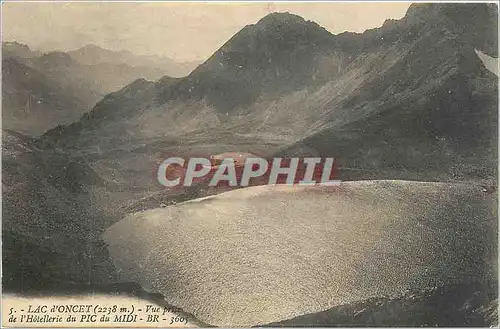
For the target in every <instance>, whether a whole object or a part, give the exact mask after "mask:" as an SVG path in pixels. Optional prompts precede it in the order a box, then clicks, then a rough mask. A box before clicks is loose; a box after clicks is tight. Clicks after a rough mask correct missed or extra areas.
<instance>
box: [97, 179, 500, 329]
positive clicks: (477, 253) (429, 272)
mask: <svg viewBox="0 0 500 329" xmlns="http://www.w3.org/2000/svg"><path fill="white" fill-rule="evenodd" d="M496 204H497V200H496V198H495V197H494V196H492V195H485V194H484V193H483V192H482V191H481V187H480V186H479V185H475V184H447V183H427V182H409V181H395V180H391V181H374V182H373V181H372V182H370V181H358V182H344V183H342V184H341V185H340V186H334V187H332V186H329V187H297V186H256V187H249V188H244V189H239V190H236V191H231V192H227V193H223V194H219V195H217V196H213V197H208V198H203V199H197V200H191V201H189V202H184V203H179V204H176V205H173V206H169V207H165V208H157V209H153V210H148V211H145V212H138V213H136V214H131V215H129V216H127V217H125V218H124V219H123V220H122V221H120V222H119V223H117V224H114V225H113V226H111V227H110V228H109V229H108V230H106V232H105V234H104V241H105V242H106V244H108V246H109V250H110V254H111V257H112V259H113V261H114V263H115V265H116V266H117V267H118V268H120V269H121V270H122V271H121V272H120V274H121V277H122V280H124V281H132V282H139V283H140V284H141V286H143V287H145V289H147V290H149V291H156V292H159V293H161V294H162V295H163V296H165V299H166V300H168V301H170V302H171V303H173V304H174V305H176V306H178V307H180V308H181V309H183V310H185V311H187V312H189V313H192V314H194V315H195V316H197V318H198V319H200V320H201V321H203V322H206V323H208V324H211V325H215V326H220V327H225V326H233V327H250V326H261V325H263V324H266V323H270V322H278V321H282V320H286V319H290V318H294V317H298V316H301V315H304V314H310V313H317V312H321V311H325V310H327V309H330V308H334V307H335V306H337V307H338V306H341V305H350V304H353V303H356V302H361V301H365V303H366V301H367V300H368V301H369V300H370V299H371V298H376V297H381V296H383V297H384V298H386V299H389V300H393V299H395V298H398V297H399V296H401V295H405V294H406V295H407V296H406V297H408V295H410V292H414V293H415V292H421V291H425V290H427V289H435V288H436V287H445V288H446V287H450V286H453V285H454V284H464V283H468V282H482V283H485V282H488V281H493V280H495V279H496V275H497V274H496V273H497V267H498V263H497V248H496V243H497V234H496V232H497V229H498V228H497V224H498V223H497V218H496V215H495V210H494V209H496ZM381 205H383V206H381ZM477 218H481V220H477ZM172 232H175V233H176V234H172ZM490 291H492V290H490ZM492 292H493V291H492ZM479 293H480V292H478V294H479ZM447 296H448V298H449V296H450V295H449V294H447ZM469 296H471V295H469ZM469 296H467V297H465V296H460V300H461V305H463V303H464V302H465V300H467V298H469ZM448 298H446V297H443V299H445V300H446V299H448ZM448 300H450V299H448ZM469 300H472V299H469ZM450 302H452V303H454V302H455V300H453V299H451V300H450ZM447 303H448V302H447ZM447 303H445V304H447ZM366 304H368V305H369V304H370V303H366ZM413 304H414V302H413V301H412V300H411V299H410V300H408V301H407V305H413ZM368 305H366V308H367V309H368ZM370 307H373V306H370ZM439 308H441V306H440V307H439ZM465 309H468V307H462V310H465ZM360 311H362V310H360ZM365 311H366V309H365ZM382 312H383V310H382ZM417 313H419V312H417ZM430 314H432V315H435V316H437V318H438V319H439V320H438V321H443V322H444V323H448V324H449V323H450V322H451V321H454V320H451V318H450V317H448V319H445V318H446V317H445V316H442V315H439V314H437V313H434V311H431V313H430ZM430 314H426V315H430ZM458 315H460V314H458ZM407 316H408V317H409V318H411V317H413V314H412V313H410V314H408V315H407ZM377 317H378V318H379V321H386V318H387V317H389V316H387V315H385V317H382V316H377ZM353 318H354V319H353ZM353 318H352V317H346V318H345V320H346V322H343V323H337V324H339V325H345V323H352V322H355V321H356V319H355V316H354V317H353ZM429 319H430V320H429V321H432V322H431V323H435V321H436V320H435V319H432V318H431V316H429ZM315 320H316V319H315ZM318 320H320V321H321V320H322V321H325V322H326V320H327V319H326V318H323V319H321V317H320V318H319V319H318ZM422 320H423V319H422ZM422 320H421V321H422ZM457 320H458V319H457ZM400 321H401V322H403V323H404V322H405V321H406V319H405V317H402V319H400ZM423 321H425V320H423ZM315 322H316V321H312V322H310V323H309V325H313V324H314V323H315ZM401 322H399V323H401ZM292 323H293V321H289V322H288V324H292ZM327 323H328V324H330V325H332V324H335V322H327ZM417 323H418V322H417ZM420 323H422V322H420Z"/></svg>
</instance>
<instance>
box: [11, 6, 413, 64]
mask: <svg viewBox="0 0 500 329" xmlns="http://www.w3.org/2000/svg"><path fill="white" fill-rule="evenodd" d="M409 5H410V3H402V2H399V3H394V2H393V3H388V2H385V3H360V2H357V3H308V4H305V3H274V4H273V3H264V2H260V3H227V2H226V3H165V2H163V3H123V2H121V3H118V2H101V3H88V2H87V3H61V2H59V3H58V2H49V3H34V2H17V3H16V2H8V3H5V2H4V3H3V5H2V9H3V10H2V16H3V17H2V18H3V19H2V25H3V26H2V28H3V31H2V32H3V39H4V41H18V42H21V43H25V44H28V45H29V46H30V47H31V48H33V49H37V50H43V51H47V50H56V49H57V50H63V51H64V50H72V49H76V48H79V47H81V46H84V45H86V44H96V45H99V46H101V47H104V48H108V49H112V50H122V49H126V50H130V51H132V52H134V53H136V54H156V55H165V56H168V57H170V58H173V59H175V60H178V61H189V60H205V59H206V58H208V57H209V56H210V55H211V54H212V53H214V52H215V51H216V50H217V49H218V48H219V47H220V46H222V45H223V44H224V43H225V42H226V41H227V40H228V39H229V38H230V37H231V36H232V35H234V34H235V33H236V32H238V31H239V30H240V29H241V28H242V27H243V26H245V25H247V24H253V23H255V22H257V21H258V20H259V19H260V18H262V17H263V16H265V15H266V14H268V13H270V12H275V11H278V12H286V11H288V12H290V13H294V14H297V15H300V16H302V17H304V18H305V19H306V20H312V21H315V22H317V23H318V24H319V25H321V26H323V27H325V28H326V29H327V30H329V31H330V32H332V33H334V34H337V33H340V32H344V31H353V32H363V31H364V30H366V29H369V28H374V27H378V26H380V25H382V23H383V22H384V20H385V19H387V18H396V19H397V18H401V17H403V16H404V14H405V12H406V10H407V8H408V6H409Z"/></svg>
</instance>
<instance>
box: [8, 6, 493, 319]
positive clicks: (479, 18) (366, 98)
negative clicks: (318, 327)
mask: <svg viewBox="0 0 500 329" xmlns="http://www.w3.org/2000/svg"><path fill="white" fill-rule="evenodd" d="M497 14H498V13H497V7H496V6H494V5H489V4H478V3H477V4H458V3H453V4H452V3H439V4H437V3H436V4H434V3H432V4H413V5H411V6H410V8H409V10H408V13H407V14H406V16H405V17H403V18H402V19H400V20H387V21H386V22H385V23H384V24H383V25H382V26H381V27H379V28H376V29H371V30H368V31H365V32H364V33H350V32H345V33H341V34H338V35H333V34H331V33H329V32H328V31H326V30H325V29H323V28H322V27H320V26H318V25H317V24H315V23H313V22H308V21H306V20H304V19H302V18H300V17H298V16H295V15H292V14H288V13H274V14H270V15H268V16H266V17H264V18H262V19H261V20H260V21H258V22H256V24H252V25H249V26H247V27H245V28H243V29H242V30H241V31H240V32H238V33H237V34H236V35H234V36H233V37H232V38H231V39H230V40H228V41H227V42H226V43H225V44H224V45H223V46H222V47H221V48H220V49H219V50H218V51H217V52H215V53H214V54H213V56H211V57H210V58H209V59H208V60H207V61H206V62H205V63H203V64H202V65H200V66H198V67H197V68H196V69H195V70H193V72H191V73H190V74H189V75H188V76H187V77H182V78H171V77H168V76H166V77H163V78H161V79H159V80H157V81H155V82H152V81H147V79H141V78H139V79H134V80H133V82H131V83H129V84H127V85H126V86H122V87H121V88H119V89H117V90H115V91H113V92H111V93H109V94H107V95H106V96H104V97H103V98H102V99H101V100H99V101H97V103H96V104H95V106H94V107H93V108H92V109H91V110H90V111H89V112H88V113H85V114H84V115H82V116H81V118H80V120H78V121H77V122H73V123H71V124H67V125H59V126H57V127H55V128H53V129H51V130H50V131H48V132H47V133H45V134H43V135H42V136H41V137H40V138H30V137H27V136H22V135H20V134H17V133H14V132H10V131H9V132H8V134H4V138H5V139H6V140H4V141H3V147H4V149H3V152H4V154H3V159H4V160H3V161H4V165H3V168H2V170H3V178H4V180H5V182H4V185H6V187H4V189H3V193H4V194H5V195H4V198H3V200H4V201H3V206H4V209H7V210H6V211H8V212H7V213H5V215H4V216H9V217H6V219H5V220H4V232H6V233H4V234H6V235H4V241H7V245H6V246H7V247H4V250H5V251H4V255H7V257H4V258H3V259H4V262H6V265H7V266H5V265H4V268H9V269H11V270H9V271H10V272H11V273H25V275H24V276H22V275H18V276H8V277H6V276H5V275H4V278H5V279H4V280H6V282H10V286H12V287H17V289H20V288H19V287H20V286H22V282H23V280H25V281H26V280H28V279H29V280H30V284H31V285H32V286H37V285H38V286H40V285H43V284H44V283H46V282H50V283H51V284H52V285H55V284H56V283H55V282H53V281H50V278H47V277H44V276H43V273H44V270H48V271H47V272H46V273H50V274H52V272H51V271H53V272H57V273H58V274H57V276H55V278H56V279H55V280H54V281H56V280H57V281H58V282H63V283H64V284H72V283H75V282H76V281H78V280H79V279H78V278H79V277H83V278H85V279H88V278H89V277H90V279H91V280H90V281H91V282H92V284H93V283H94V282H109V281H113V280H118V278H117V277H116V274H117V272H118V273H120V274H121V275H124V276H126V277H128V279H130V280H133V281H134V282H138V283H140V284H141V285H143V286H144V287H145V288H146V289H147V290H149V291H155V292H160V293H162V294H164V295H165V296H167V297H168V301H169V302H171V303H172V304H174V305H176V306H181V307H183V308H185V309H186V310H187V311H190V312H192V313H193V314H194V315H195V316H198V317H200V318H202V319H203V320H206V321H207V322H208V323H210V324H220V325H236V324H240V325H245V326H246V325H262V324H266V323H269V322H274V321H285V322H281V323H285V324H286V325H290V324H291V323H293V322H289V321H288V320H287V319H291V318H292V319H296V321H298V323H301V321H303V319H304V318H303V317H307V316H308V314H307V313H311V312H313V314H315V316H317V317H316V318H315V319H316V320H318V322H314V323H325V325H339V324H343V323H359V322H357V321H360V320H359V319H360V318H359V317H357V316H358V315H359V316H361V319H366V318H370V319H371V320H369V321H376V320H380V321H381V322H380V323H384V324H385V323H394V322H391V321H385V320H387V317H388V318H391V317H393V316H394V314H393V313H391V311H392V310H393V309H392V308H389V309H386V308H384V307H385V306H383V305H392V306H394V305H396V306H401V305H402V306H401V307H402V308H403V309H410V310H411V312H412V313H411V314H412V315H411V316H410V315H409V317H408V318H405V319H403V320H401V321H400V322H397V323H398V324H401V323H408V324H409V325H412V326H422V325H429V324H431V325H433V324H435V323H439V324H444V325H451V324H453V325H458V326H460V325H464V324H467V323H472V322H467V321H469V320H471V319H472V318H471V317H469V315H470V316H472V315H471V313H472V310H474V314H475V315H474V316H479V317H480V315H477V314H482V313H476V312H475V310H480V309H481V307H483V306H485V307H486V305H490V304H491V303H490V301H491V299H497V298H498V295H497V293H496V290H494V293H490V292H492V291H493V290H491V289H490V288H488V289H489V290H488V291H489V292H488V293H489V295H488V296H489V297H488V298H486V297H485V298H484V299H481V298H482V297H478V296H483V295H481V293H484V291H479V292H478V291H477V289H482V288H481V287H489V286H488V284H487V281H489V280H490V279H491V275H490V274H491V272H492V271H493V272H494V269H496V267H497V264H496V259H497V257H496V256H497V255H496V250H497V248H496V247H497V246H496V244H497V242H496V240H495V236H494V235H495V234H496V232H497V231H498V228H497V227H496V220H495V218H496V216H497V214H496V212H494V208H495V207H494V206H495V205H496V203H497V200H496V198H497V196H496V195H497V194H496V189H495V187H496V184H497V182H496V167H497V140H498V138H497V129H498V107H497V106H498V78H497V76H495V74H494V73H492V72H490V70H488V69H487V68H486V67H485V64H484V62H483V60H482V59H480V57H479V55H478V54H480V53H484V54H486V55H488V56H493V57H496V56H498V49H497V48H498V41H497V20H496V17H497ZM28 63H29V65H28V64H24V63H23V62H20V61H17V62H13V63H11V66H14V67H15V68H16V71H19V70H20V69H21V68H22V69H24V70H28V69H33V70H34V71H35V72H33V73H30V74H33V75H35V74H37V73H36V72H38V73H39V74H40V76H39V75H37V80H39V81H41V82H40V84H42V85H43V84H52V83H53V82H54V81H56V80H57V81H61V85H62V86H64V87H65V88H68V87H69V86H71V85H75V84H76V85H77V86H80V87H81V88H84V87H83V86H86V87H85V88H88V90H94V89H93V88H94V87H92V86H93V85H92V84H90V83H89V84H86V83H87V82H86V81H88V80H86V79H87V78H86V76H85V72H82V70H83V69H82V70H80V68H88V69H89V71H90V70H91V69H90V68H89V67H93V66H94V65H95V66H97V65H101V64H95V63H94V64H88V66H89V67H87V66H86V65H85V64H81V63H78V62H77V61H76V60H74V59H73V58H72V57H71V56H70V55H68V54H65V53H52V54H45V55H43V56H36V57H34V58H33V59H29V61H28ZM106 65H108V64H106ZM113 65H116V64H113ZM25 67H27V68H25ZM75 67H76V68H75ZM72 72H77V73H72ZM72 77H78V79H79V81H78V83H76V82H74V81H73V82H74V83H72V79H73V78H72ZM19 79H20V78H19ZM21 81H23V80H21ZM29 81H31V79H29ZM92 81H94V80H92ZM23 83H24V82H23ZM4 84H5V81H4ZM58 86H59V85H58ZM19 88H25V87H24V85H21V87H19ZM30 88H31V87H30ZM36 88H40V87H38V84H37V87H36ZM37 90H38V89H37ZM72 92H73V91H65V92H64V95H70V96H71V95H76V94H72ZM47 93H51V91H50V90H49V91H47ZM82 94H83V93H82ZM20 103H22V102H20ZM232 151H234V152H248V153H253V154H261V155H263V156H273V155H280V156H293V155H299V154H301V155H323V156H333V157H336V159H337V162H338V164H339V165H340V170H339V173H340V175H341V178H342V179H344V180H360V179H369V180H378V181H376V182H366V181H360V182H346V183H344V184H342V185H341V186H339V187H333V188H330V189H325V190H322V189H316V190H307V189H300V191H299V189H295V188H289V187H283V188H281V187H279V186H278V187H274V188H273V187H270V186H265V187H258V188H253V187H252V188H244V189H240V190H238V191H231V192H228V193H226V194H219V195H218V196H216V197H212V198H204V199H201V200H196V201H193V200H190V199H195V198H202V197H205V196H207V195H210V194H214V193H215V194H217V193H219V192H220V190H216V191H214V190H211V191H210V190H208V189H204V187H202V186H199V185H198V186H192V187H189V188H186V189H184V190H182V189H181V190H175V191H173V190H169V189H164V188H163V187H162V186H159V184H157V182H156V178H155V175H154V172H155V169H156V168H157V166H158V164H159V163H160V162H161V161H162V160H164V159H165V158H166V157H167V156H171V155H175V156H183V157H189V156H193V155H197V156H208V155H214V154H221V153H225V152H232ZM403 179H404V180H419V181H424V182H408V181H404V180H403ZM24 181H26V182H27V183H26V185H25V184H23V182H24ZM429 181H440V182H429ZM443 181H444V182H443ZM486 185H488V186H486ZM228 200H229V201H228ZM183 201H188V202H185V203H180V202H183ZM169 204H172V205H173V206H171V207H165V206H166V205H169ZM231 205H232V206H231ZM150 208H160V209H153V210H148V209H150ZM131 212H132V213H133V212H137V213H134V214H129V215H127V214H128V213H131ZM255 214H258V215H257V216H256V215H255ZM282 214H286V216H283V215H282ZM353 214H354V215H353ZM337 215H338V216H337ZM124 217H126V218H125V219H124V220H123V221H120V220H121V219H123V218H124ZM18 218H20V219H21V220H17V219H18ZM139 218H141V222H140V223H139V222H138V221H137V219H139ZM304 219H305V220H306V222H307V221H308V222H307V223H305V222H304ZM62 223H64V225H63V224H62ZM68 223H69V224H68ZM115 223H116V224H115ZM190 223H191V224H192V223H196V224H197V225H191V224H190ZM304 223H305V224H307V225H305V224H304ZM367 223H368V224H370V225H368V224H367ZM309 224H310V225H309ZM353 224H356V225H353ZM339 228H340V230H339ZM103 232H104V239H105V241H106V243H107V244H108V246H109V251H110V252H111V257H112V258H113V262H114V265H115V267H116V268H118V269H119V271H114V270H113V268H112V266H109V264H110V259H109V257H108V254H107V251H106V250H105V248H103V245H104V243H103V240H102V238H101V234H102V233H103ZM172 232H179V233H180V234H178V235H176V234H172ZM206 232H209V233H210V234H206ZM224 232H225V233H227V234H224ZM339 233H342V234H339ZM45 237H51V238H54V239H56V241H57V242H56V244H55V245H51V244H50V241H51V240H50V239H45ZM5 239H7V240H5ZM264 240H265V241H264ZM75 241H76V242H75ZM203 241H205V242H206V241H209V243H208V244H207V243H202V242H203ZM283 242H285V243H283ZM341 242H342V243H341ZM25 245H29V246H30V249H29V250H30V251H31V250H34V252H33V253H23V252H22V250H23V246H25ZM66 246H67V248H65V247H66ZM169 246H175V248H169ZM207 246H209V247H207ZM325 246H326V248H325ZM151 248H153V249H151ZM207 248H208V249H207ZM210 248H212V249H213V250H212V249H210ZM37 250H39V251H38V252H39V253H42V255H40V254H39V253H37V252H35V251H37ZM318 250H320V251H321V250H323V251H325V250H326V251H327V252H326V253H324V252H320V253H318ZM42 251H43V252H42ZM45 251H47V253H45ZM330 251H331V252H330ZM329 252H330V253H329ZM32 255H35V256H34V257H33V256H32ZM144 255H147V257H144ZM381 255H382V257H380V256H381ZM167 256H168V257H167ZM226 256H227V257H226ZM16 257H17V258H19V259H21V261H18V260H17V259H16ZM380 258H382V259H380ZM13 259H16V261H15V262H14V261H13ZM39 259H43V261H42V262H40V261H39ZM47 259H49V260H50V261H47ZM94 259H95V260H96V261H94ZM214 259H215V260H216V261H213V260H214ZM338 259H341V260H342V261H339V263H338V264H339V266H340V265H342V264H343V265H345V267H344V269H345V270H346V271H347V273H349V274H350V275H348V276H346V275H345V273H346V272H344V271H342V268H341V267H337V266H329V264H334V265H335V264H336V263H335V261H336V260H338ZM277 260H278V261H277ZM279 260H282V261H283V262H281V261H279ZM325 260H326V261H325ZM384 260H385V262H384ZM280 262H281V263H280ZM91 264H98V266H97V267H96V268H95V270H94V267H92V266H91ZM65 267H67V271H65V270H64V269H65ZM89 267H90V268H91V270H90V272H89ZM256 268H257V269H259V270H258V271H257V272H256V271H255V269H256ZM426 269H428V271H426ZM79 271H80V272H82V273H83V272H84V271H87V272H85V273H87V274H86V276H83V275H81V276H80V275H79V274H78V272H79ZM88 273H90V275H89V274H88ZM158 273H164V274H165V277H163V278H161V280H159V279H158V278H157V275H158ZM242 273H243V274H242ZM260 273H263V274H265V277H264V278H265V280H260V278H262V276H261V277H259V274H260ZM171 274H175V275H171ZM177 274H178V275H177ZM290 274H292V275H291V276H290ZM153 276H155V277H153ZM38 277H41V278H42V279H41V280H39V281H37V278H38ZM174 277H175V278H176V280H172V278H174ZM301 278H302V279H301ZM325 278H326V279H325ZM207 280H208V281H207ZM322 280H323V281H322ZM324 280H326V281H324ZM328 280H332V282H329V281H328ZM457 280H458V281H460V283H458V282H457ZM493 281H494V283H496V281H495V279H493ZM200 282H205V283H206V285H202V284H200ZM289 282H294V283H296V284H288V283H289ZM339 282H340V283H344V285H340V286H338V287H337V286H336V285H338V283H339ZM78 283H81V280H80V282H78ZM309 283H311V284H310V285H309ZM454 285H458V287H459V288H457V286H454ZM494 285H495V284H493V286H494ZM269 287H271V288H269ZM346 287H347V288H348V289H346ZM460 287H463V288H464V289H463V290H465V291H467V293H464V294H460V299H458V298H457V299H454V296H456V295H455V294H454V293H450V291H454V292H455V293H456V294H458V292H457V290H460ZM475 287H476V288H475ZM477 287H479V288H477ZM273 288H276V289H273ZM337 288H338V289H337ZM266 289H271V290H269V291H268V290H266ZM343 289H346V290H343ZM407 289H409V290H411V291H410V292H409V291H408V290H407ZM413 289H416V291H417V292H415V293H414V292H413V291H414V290H413ZM485 289H487V288H485ZM186 291H188V292H189V293H185V292H186ZM249 291H250V292H255V294H253V293H249ZM304 291H305V292H306V293H304ZM338 292H342V294H339V293H338ZM441 292H445V295H444V296H441V295H440V296H437V295H439V294H440V293H441ZM234 293H236V294H240V293H241V294H240V295H239V296H240V297H241V298H240V297H238V298H237V299H238V300H236V299H233V297H231V296H234ZM229 295H231V296H229ZM428 295H431V297H429V298H428V297H426V296H428ZM207 296H211V298H207ZM332 296H333V297H332ZM341 297H344V298H345V300H340V299H341ZM334 298H337V299H336V300H333V299H334ZM478 298H479V299H481V300H480V301H479V302H478V301H477V299H478ZM416 299H417V300H419V301H420V300H422V299H426V300H429V299H430V301H429V303H427V304H425V303H424V304H425V305H424V306H422V305H421V304H419V303H420V302H419V301H417V302H415V300H416ZM458 300H459V301H460V302H458ZM433 301H436V303H437V302H439V303H440V304H439V305H441V304H446V305H452V306H447V307H449V308H447V310H449V311H450V312H451V313H446V314H439V312H437V311H436V309H438V310H442V308H441V307H439V308H436V307H435V304H433ZM374 303H375V304H376V305H373V304H374ZM470 303H473V304H474V306H471V307H469V306H466V307H463V305H470ZM255 305H258V306H259V308H255ZM263 305H264V306H265V307H261V306H263ZM366 305H368V306H369V307H368V309H367V308H366V307H365V306H366ZM419 305H420V306H419ZM455 305H459V306H460V307H458V306H457V308H455V307H454V306H455ZM476 306H477V307H476ZM339 308H340V309H341V310H342V309H343V310H345V309H347V311H346V312H347V313H349V314H350V315H349V316H348V318H349V319H351V320H352V322H349V321H347V322H339V321H341V320H342V319H346V318H345V317H342V316H341V317H340V320H339V318H338V317H337V318H335V316H336V315H338V313H337V311H339ZM381 308H382V310H380V309H381ZM430 308H432V310H433V311H432V312H434V313H427V312H426V310H428V309H430ZM379 310H380V312H378V311H379ZM429 312H430V311H429ZM469 312H470V313H469ZM478 312H479V311H478ZM481 312H482V311H481ZM374 313H375V315H374V317H370V315H371V314H374ZM381 314H382V315H381ZM384 314H385V316H386V317H384V319H381V318H380V317H382V316H384ZM398 314H399V313H398ZM427 314H431V315H429V316H427ZM449 314H453V315H457V316H458V317H459V318H460V319H462V320H453V319H456V318H454V317H453V316H449ZM309 315H310V314H309ZM341 315H342V314H341ZM434 315H436V318H434ZM297 317H298V318H297ZM452 318H453V319H452ZM309 319H311V318H309ZM475 319H477V318H475ZM483 320H484V319H483ZM369 321H368V323H372V322H369ZM405 321H406V322H405ZM471 321H472V320H471ZM474 323H475V324H477V323H480V322H474Z"/></svg>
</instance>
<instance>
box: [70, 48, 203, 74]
mask: <svg viewBox="0 0 500 329" xmlns="http://www.w3.org/2000/svg"><path fill="white" fill-rule="evenodd" d="M68 54H69V55H70V56H71V57H72V58H74V59H75V60H77V61H78V62H80V63H81V64H84V65H98V64H125V65H127V66H133V67H137V68H144V69H145V68H148V69H150V70H156V71H162V72H163V75H167V76H170V77H183V76H186V75H188V74H189V73H191V71H192V70H193V69H194V68H196V66H198V65H199V64H200V63H201V62H197V61H193V62H182V63H179V62H176V61H174V60H173V59H170V58H168V57H161V56H156V55H135V54H133V53H131V52H130V51H126V50H123V51H112V50H108V49H104V48H101V47H99V46H96V45H87V46H84V47H81V48H79V49H76V50H72V51H68Z"/></svg>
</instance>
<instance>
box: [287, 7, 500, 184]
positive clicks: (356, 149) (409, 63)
mask: <svg viewBox="0 0 500 329" xmlns="http://www.w3.org/2000/svg"><path fill="white" fill-rule="evenodd" d="M493 9H495V10H496V7H495V6H493V7H489V6H487V5H464V4H461V5H456V6H447V5H443V4H432V5H413V6H411V7H410V9H409V10H408V14H407V15H406V16H405V18H403V20H402V21H400V23H399V24H398V23H395V25H394V26H393V27H392V33H393V34H394V33H395V32H396V33H401V32H404V31H406V32H405V33H408V32H407V31H408V30H409V29H410V31H411V29H414V30H415V29H418V31H419V34H418V35H417V38H415V40H414V41H412V43H411V44H409V46H410V47H409V48H407V51H405V52H404V53H403V52H402V53H400V55H399V58H398V61H397V62H396V63H395V65H393V66H392V67H391V68H390V69H389V70H387V71H386V72H384V74H381V75H380V76H379V77H377V79H375V80H374V81H373V82H369V83H365V84H364V86H363V88H361V89H360V90H359V92H358V93H357V94H356V95H352V96H351V97H350V98H348V99H347V100H346V101H345V102H344V103H343V104H342V105H341V106H342V107H343V108H345V109H346V110H349V111H355V112H357V113H362V115H358V116H357V117H356V118H355V120H343V121H341V122H338V123H333V124H332V125H331V127H328V128H327V129H324V130H322V131H320V132H318V133H316V134H313V135H311V136H308V137H307V138H305V139H304V140H302V141H300V142H299V143H298V144H297V145H295V146H294V147H292V148H290V149H287V150H285V151H284V152H280V154H294V152H295V150H294V148H299V149H303V148H308V147H309V148H310V147H314V149H315V150H316V152H318V153H319V154H322V155H323V156H335V157H337V159H338V160H339V164H340V166H341V167H342V166H343V167H346V170H344V174H345V178H349V179H360V178H377V177H378V176H379V175H380V174H382V175H387V176H390V177H405V178H411V179H422V178H425V179H445V180H450V179H451V180H453V179H464V178H488V179H492V180H495V177H496V167H497V147H496V145H497V141H498V136H497V129H498V111H497V104H498V93H497V90H498V79H497V77H496V76H495V75H494V74H492V73H491V72H490V71H489V70H487V69H486V68H485V66H484V64H483V63H482V61H481V60H480V58H479V57H478V55H477V53H476V50H475V49H476V48H478V49H480V50H483V51H485V52H489V53H490V54H492V55H496V56H498V53H497V48H498V44H497V40H496V32H495V31H496V29H497V21H496V12H495V11H494V10H493ZM464 22H465V25H464ZM464 26H465V27H464ZM400 31H401V32H400ZM478 35H480V36H481V37H480V38H477V37H476V36H478ZM381 38H383V37H381ZM336 111H337V112H339V111H341V109H336ZM350 169H353V170H350ZM340 172H342V169H341V170H340Z"/></svg>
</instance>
